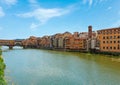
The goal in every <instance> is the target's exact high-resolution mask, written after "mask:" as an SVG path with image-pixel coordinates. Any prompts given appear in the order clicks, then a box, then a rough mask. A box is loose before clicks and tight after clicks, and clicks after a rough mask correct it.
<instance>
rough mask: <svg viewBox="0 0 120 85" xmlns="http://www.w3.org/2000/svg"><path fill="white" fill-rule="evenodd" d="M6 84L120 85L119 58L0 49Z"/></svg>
mask: <svg viewBox="0 0 120 85" xmlns="http://www.w3.org/2000/svg"><path fill="white" fill-rule="evenodd" d="M2 56H3V57H4V61H5V64H6V70H5V77H6V80H7V82H8V85H120V62H119V61H118V59H114V58H111V57H106V56H102V55H95V54H93V55H92V54H83V53H78V52H60V51H50V50H40V49H22V48H14V49H13V50H9V49H8V48H5V49H3V54H2Z"/></svg>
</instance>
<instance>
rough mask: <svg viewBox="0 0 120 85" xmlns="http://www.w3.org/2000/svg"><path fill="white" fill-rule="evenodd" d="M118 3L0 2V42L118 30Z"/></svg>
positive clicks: (84, 0)
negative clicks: (91, 30)
mask: <svg viewBox="0 0 120 85" xmlns="http://www.w3.org/2000/svg"><path fill="white" fill-rule="evenodd" d="M119 4H120V0H0V39H17V38H20V39H22V38H28V37H29V36H36V37H40V36H44V35H52V34H55V33H63V32H65V31H69V32H72V33H73V32H76V31H78V32H84V31H87V27H88V25H92V26H93V30H99V29H104V28H111V27H118V26H120V6H119Z"/></svg>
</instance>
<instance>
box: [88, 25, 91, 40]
mask: <svg viewBox="0 0 120 85" xmlns="http://www.w3.org/2000/svg"><path fill="white" fill-rule="evenodd" d="M88 38H89V39H91V38H92V26H88Z"/></svg>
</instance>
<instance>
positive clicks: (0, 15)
mask: <svg viewBox="0 0 120 85" xmlns="http://www.w3.org/2000/svg"><path fill="white" fill-rule="evenodd" d="M3 16H5V13H4V12H3V9H2V7H0V17H3Z"/></svg>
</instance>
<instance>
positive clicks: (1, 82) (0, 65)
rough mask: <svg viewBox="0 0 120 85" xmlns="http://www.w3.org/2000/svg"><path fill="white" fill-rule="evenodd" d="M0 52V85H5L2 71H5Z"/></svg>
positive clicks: (0, 52)
mask: <svg viewBox="0 0 120 85" xmlns="http://www.w3.org/2000/svg"><path fill="white" fill-rule="evenodd" d="M1 55H2V51H1V50H0V85H7V83H6V81H5V79H4V69H5V67H6V66H5V64H4V61H3V59H2V57H1Z"/></svg>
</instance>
